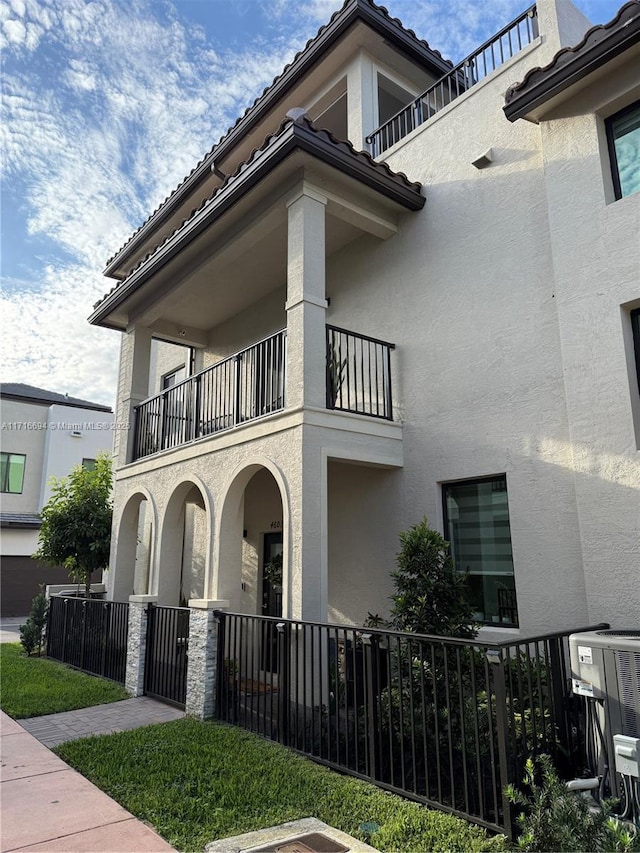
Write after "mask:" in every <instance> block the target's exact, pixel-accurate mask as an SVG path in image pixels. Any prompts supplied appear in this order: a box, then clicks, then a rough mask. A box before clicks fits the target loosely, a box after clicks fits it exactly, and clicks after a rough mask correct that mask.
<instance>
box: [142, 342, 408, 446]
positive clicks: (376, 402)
mask: <svg viewBox="0 0 640 853" xmlns="http://www.w3.org/2000/svg"><path fill="white" fill-rule="evenodd" d="M286 344H287V331H286V329H283V330H282V331H280V332H277V333H276V334H275V335H271V336H270V337H268V338H265V339H264V340H262V341H259V342H257V343H255V344H253V345H252V346H250V347H247V348H245V349H243V350H242V351H241V352H238V353H235V354H234V355H232V356H230V357H229V358H225V359H222V360H221V361H219V362H217V363H216V364H214V365H212V366H211V367H208V368H206V369H205V370H201V371H199V372H198V373H196V374H195V375H194V376H191V377H189V378H188V379H185V380H184V381H182V382H180V383H178V384H176V385H173V386H172V387H171V388H167V389H165V390H164V391H163V392H162V393H160V394H156V395H155V396H153V397H150V398H149V399H148V400H145V401H144V402H142V403H141V404H140V405H139V406H137V407H136V408H135V438H134V445H133V460H132V461H135V460H137V459H141V458H144V457H146V456H150V455H152V454H154V453H159V452H160V451H163V450H170V449H172V448H177V447H182V446H184V445H186V444H189V443H191V442H194V441H197V440H198V439H204V438H207V437H210V436H213V435H216V434H217V433H220V432H223V431H227V430H231V429H233V428H235V427H238V426H241V425H242V424H246V423H249V422H250V421H254V420H256V419H258V418H264V417H268V416H270V415H273V414H275V413H277V412H280V411H282V410H284V409H285V408H286V406H287V401H286V363H287V359H286ZM393 349H394V345H393V344H390V343H387V342H385V341H380V340H377V339H375V338H371V337H368V336H366V335H359V334H356V333H354V332H348V331H346V330H344V329H339V328H336V327H335V326H329V325H327V326H326V364H325V375H326V406H327V409H333V410H337V411H343V412H351V413H353V414H358V415H365V416H368V417H374V418H382V419H384V420H392V419H393V414H392V412H393V409H392V396H391V351H392V350H393Z"/></svg>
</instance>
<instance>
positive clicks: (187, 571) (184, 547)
mask: <svg viewBox="0 0 640 853" xmlns="http://www.w3.org/2000/svg"><path fill="white" fill-rule="evenodd" d="M207 503H208V502H207V498H206V496H205V493H204V489H203V488H201V487H200V486H198V485H196V483H194V482H193V481H187V482H184V483H181V484H180V485H179V486H178V487H177V488H176V489H175V491H174V492H173V494H172V496H171V498H170V499H169V503H168V504H167V508H166V510H165V513H164V518H163V521H162V537H161V541H160V558H159V560H158V564H157V573H156V577H154V578H153V581H152V587H153V591H154V593H155V595H157V596H158V602H159V603H160V604H165V605H174V606H175V605H179V606H183V607H186V605H187V604H188V602H189V600H190V599H192V598H205V591H206V578H207V571H208V566H209V553H210V549H211V522H210V519H209V512H208V510H207Z"/></svg>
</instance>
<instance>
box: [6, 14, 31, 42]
mask: <svg viewBox="0 0 640 853" xmlns="http://www.w3.org/2000/svg"><path fill="white" fill-rule="evenodd" d="M2 30H3V32H4V35H5V37H6V39H7V41H8V42H10V43H11V44H22V43H23V42H24V41H25V40H26V36H27V28H26V27H25V25H24V24H23V22H22V21H18V20H16V19H15V18H9V19H8V20H6V21H3V23H2Z"/></svg>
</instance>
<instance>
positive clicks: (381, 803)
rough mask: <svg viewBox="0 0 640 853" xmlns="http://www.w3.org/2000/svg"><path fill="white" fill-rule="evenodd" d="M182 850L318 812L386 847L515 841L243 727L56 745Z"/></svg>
mask: <svg viewBox="0 0 640 853" xmlns="http://www.w3.org/2000/svg"><path fill="white" fill-rule="evenodd" d="M55 752H56V753H57V754H58V755H60V756H61V757H62V758H63V759H64V760H65V761H66V762H68V763H69V764H71V765H72V766H73V767H75V768H76V769H77V770H79V771H80V772H81V773H82V774H83V775H84V776H86V777H87V778H88V779H90V780H91V781H92V782H94V783H95V784H96V785H98V787H100V788H102V790H104V791H106V792H107V794H109V795H110V796H112V797H114V799H116V800H117V801H118V802H119V803H121V804H122V805H123V806H124V807H125V808H126V809H128V810H129V811H130V812H132V813H133V814H134V815H136V816H137V817H138V818H141V819H142V820H144V821H147V822H148V823H150V824H151V825H152V826H154V827H155V829H156V830H157V831H158V832H160V834H161V835H163V836H164V837H165V838H166V839H167V840H168V841H169V843H170V844H172V845H173V846H175V847H177V848H178V849H179V850H184V851H196V850H202V849H203V847H204V845H205V844H206V843H207V842H209V841H214V840H216V839H219V838H225V837H227V836H230V835H237V834H239V833H242V832H250V831H252V830H255V829H262V828H264V827H268V826H273V825H275V824H279V823H284V822H285V821H290V820H297V819H298V818H302V817H317V818H319V819H320V820H323V821H325V822H326V823H328V824H331V825H332V826H335V827H337V828H338V829H341V830H343V831H345V832H348V833H350V834H352V835H354V836H356V837H359V838H361V839H363V840H364V839H365V836H364V835H363V834H362V832H361V831H360V830H359V829H358V827H359V825H360V824H361V823H363V822H365V821H373V822H375V823H377V824H379V825H380V827H381V828H380V831H378V832H376V833H375V834H374V835H373V836H372V837H371V839H370V842H371V844H372V845H373V846H375V847H377V848H378V849H379V850H383V851H399V850H401V851H407V853H408V852H409V851H411V853H421V851H440V850H442V851H444V850H447V851H480V850H494V851H495V850H506V849H508V848H507V847H506V844H505V840H504V839H503V838H502V837H499V838H495V839H493V840H491V839H490V838H489V837H488V836H487V834H486V833H485V832H484V830H482V829H480V828H478V827H474V826H472V825H471V824H468V823H466V822H465V821H462V820H459V819H458V818H455V817H452V816H450V815H446V814H443V813H441V812H436V811H430V810H429V809H427V808H425V807H424V806H420V805H418V804H417V803H411V802H408V801H406V800H403V799H402V798H400V797H397V796H395V795H394V794H389V793H387V792H384V791H381V790H380V789H378V788H376V787H374V786H373V785H369V784H367V783H365V782H361V781H360V780H358V779H351V778H349V777H347V776H341V775H339V774H338V773H335V772H333V771H331V770H329V769H327V768H325V767H321V766H319V765H317V764H314V763H313V762H312V761H309V760H308V759H306V758H302V757H301V756H299V755H296V754H294V753H292V752H289V751H288V750H286V749H284V748H283V747H281V746H279V745H278V744H275V743H270V742H268V741H265V740H262V739H261V738H258V737H256V736H254V735H252V734H249V733H248V732H245V731H242V730H241V729H236V728H233V727H232V726H226V725H223V724H219V723H202V722H199V721H197V720H192V719H188V718H185V719H183V720H178V721H176V722H174V723H165V724H163V725H159V726H148V727H146V728H143V729H136V730H135V731H128V732H122V733H118V734H114V735H105V736H102V737H93V738H86V739H84V740H79V741H74V742H72V743H66V744H62V745H61V746H59V747H57V748H56V749H55Z"/></svg>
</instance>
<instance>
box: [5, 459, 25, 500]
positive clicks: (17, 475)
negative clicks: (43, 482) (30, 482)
mask: <svg viewBox="0 0 640 853" xmlns="http://www.w3.org/2000/svg"><path fill="white" fill-rule="evenodd" d="M26 459H27V457H26V456H24V455H23V454H22V453H0V492H6V493H10V494H13V495H20V494H22V484H23V482H24V463H25V461H26Z"/></svg>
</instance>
